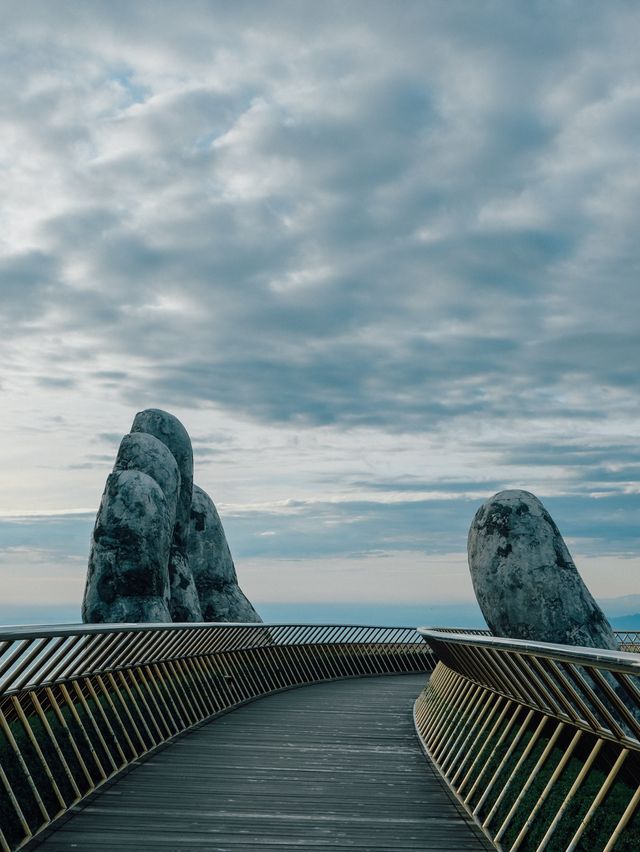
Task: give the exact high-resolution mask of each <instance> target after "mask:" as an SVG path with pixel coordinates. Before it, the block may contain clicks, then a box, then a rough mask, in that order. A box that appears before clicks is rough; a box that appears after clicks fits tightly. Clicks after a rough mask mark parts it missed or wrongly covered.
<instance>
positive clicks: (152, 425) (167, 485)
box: [82, 409, 260, 623]
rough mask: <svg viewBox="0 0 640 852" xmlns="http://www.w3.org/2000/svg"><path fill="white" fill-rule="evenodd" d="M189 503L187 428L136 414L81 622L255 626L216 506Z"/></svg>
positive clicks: (112, 478)
mask: <svg viewBox="0 0 640 852" xmlns="http://www.w3.org/2000/svg"><path fill="white" fill-rule="evenodd" d="M193 498H194V486H193V452H192V449H191V441H190V439H189V435H188V434H187V431H186V429H185V428H184V426H183V425H182V423H180V421H179V420H178V419H177V418H176V417H174V416H173V415H172V414H169V413H167V412H166V411H161V410H160V409H147V410H146V411H141V412H140V413H138V414H137V415H136V417H135V419H134V421H133V426H132V428H131V433H130V434H128V435H125V436H124V438H123V439H122V442H121V444H120V448H119V450H118V455H117V458H116V462H115V465H114V469H113V473H111V474H110V475H109V477H108V478H107V484H106V487H105V490H104V494H103V496H102V502H101V504H100V509H99V510H98V516H97V518H96V524H95V527H94V531H93V536H92V542H91V552H90V555H89V568H88V571H87V583H86V588H85V594H84V600H83V604H82V618H83V621H85V622H88V623H95V622H162V621H174V622H185V621H191V622H194V621H203V620H204V619H206V620H207V621H260V617H259V616H258V614H257V613H256V611H255V610H254V609H253V607H252V606H251V604H250V603H249V601H248V600H247V599H246V598H245V596H244V595H243V594H242V592H241V591H240V589H239V587H238V584H237V578H236V574H235V568H234V566H233V560H232V559H231V554H230V552H229V548H228V545H227V542H226V538H225V535H224V531H223V529H222V524H221V523H220V519H219V517H218V514H217V512H216V509H215V506H214V505H213V503H212V501H211V500H210V498H209V497H208V496H207V494H206V493H205V492H204V491H202V489H200V488H196V489H195V504H194V512H195V515H194V514H192V501H193ZM194 517H195V518H202V519H203V520H202V521H199V520H195V521H194V520H193V519H194ZM200 527H202V529H200ZM191 535H193V536H194V540H193V542H192V543H190V540H189V539H190V536H191ZM190 553H192V554H193V560H194V569H195V570H192V567H191V565H190V562H189V554H190ZM194 573H195V574H196V575H197V578H198V584H199V585H198V587H196V582H195V581H194ZM204 610H206V615H204V616H203V611H204Z"/></svg>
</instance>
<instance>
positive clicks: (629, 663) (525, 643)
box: [417, 627, 640, 676]
mask: <svg viewBox="0 0 640 852" xmlns="http://www.w3.org/2000/svg"><path fill="white" fill-rule="evenodd" d="M417 632H418V633H419V634H420V636H422V638H423V639H425V640H426V641H428V642H433V643H435V644H436V645H437V643H438V641H440V642H447V643H449V644H454V645H467V646H468V645H472V646H474V647H476V648H491V649H493V650H496V651H511V652H514V653H517V654H524V655H525V656H532V657H548V658H550V659H553V660H558V661H559V662H563V663H573V664H575V665H580V666H594V667H596V668H606V669H609V670H610V671H617V672H624V673H625V674H631V675H636V676H637V675H640V656H639V655H638V654H635V653H631V652H628V651H608V650H606V649H604V648H585V647H582V646H577V645H557V644H555V643H553V642H531V641H529V640H527V639H509V638H505V637H499V636H490V635H484V634H478V633H446V632H443V631H442V630H440V629H434V628H429V627H418V628H417Z"/></svg>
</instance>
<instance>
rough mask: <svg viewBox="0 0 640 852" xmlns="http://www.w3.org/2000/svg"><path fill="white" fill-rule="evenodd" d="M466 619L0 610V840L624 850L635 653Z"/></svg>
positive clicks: (71, 844)
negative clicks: (34, 620) (540, 638)
mask: <svg viewBox="0 0 640 852" xmlns="http://www.w3.org/2000/svg"><path fill="white" fill-rule="evenodd" d="M619 639H620V642H621V650H620V651H619V652H611V651H599V650H593V649H591V650H590V649H581V648H569V647H566V646H554V645H549V644H546V643H530V642H519V641H517V640H506V639H499V638H494V637H491V636H488V635H487V634H486V633H485V632H483V631H468V632H464V631H456V630H427V629H419V630H415V629H413V628H402V627H369V626H357V625H271V624H269V625H262V624H260V625H223V624H197V625H194V624H157V625H115V624H108V625H69V626H52V627H17V628H4V629H3V630H2V632H0V848H1V849H2V850H5V852H13V850H17V849H35V848H38V849H44V850H47V849H49V850H71V849H75V850H78V849H79V850H85V849H86V850H89V849H91V850H93V849H95V850H107V849H108V850H113V849H123V850H138V849H139V850H145V849H149V850H151V849H159V850H162V849H166V850H176V852H177V850H183V851H185V850H196V849H198V850H252V849H262V848H265V849H271V848H273V849H274V850H275V849H290V848H293V847H296V848H300V847H302V848H332V849H340V848H342V849H360V850H396V849H407V850H410V849H424V850H428V849H433V850H441V852H446V850H449V849H450V850H467V849H469V850H473V849H477V850H481V849H490V848H496V849H505V850H506V849H509V850H517V849H522V850H534V849H535V850H538V852H542V850H544V849H547V850H549V852H559V850H567V852H571V850H578V849H589V850H591V852H596V850H606V852H610V850H613V849H615V850H618V852H621V851H622V850H628V852H631V850H638V849H640V818H639V816H638V814H637V807H638V804H639V802H640V683H639V682H638V676H639V675H640V657H638V656H637V655H636V654H635V653H633V652H632V651H633V649H634V648H635V646H636V645H637V644H638V637H637V634H635V633H633V632H629V633H626V634H624V635H620V637H619Z"/></svg>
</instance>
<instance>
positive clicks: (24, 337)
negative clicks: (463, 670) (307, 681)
mask: <svg viewBox="0 0 640 852" xmlns="http://www.w3.org/2000/svg"><path fill="white" fill-rule="evenodd" d="M0 21H1V24H2V31H3V33H4V38H3V39H2V42H1V43H0V179H1V186H2V192H1V194H0V394H1V412H2V414H1V421H0V429H1V433H0V589H1V594H0V621H2V622H5V623H10V622H13V623H15V622H34V621H47V622H48V621H59V620H71V621H76V620H78V619H79V603H80V600H81V596H82V590H83V586H84V574H85V570H86V562H87V555H88V549H89V539H90V535H91V528H92V525H93V520H94V518H95V513H96V510H97V507H98V505H99V501H100V496H101V493H102V489H103V487H104V481H105V478H106V476H107V475H108V473H109V472H110V470H111V467H112V465H113V461H114V457H115V453H116V451H117V447H118V443H119V441H120V439H121V437H122V435H124V434H125V433H126V432H127V431H128V430H129V428H130V425H131V422H132V420H133V417H134V415H135V413H136V412H137V411H139V410H141V409H143V408H147V407H158V408H163V409H166V410H168V411H170V412H172V413H174V414H175V415H176V416H178V417H179V418H180V419H181V420H182V422H183V423H184V425H185V427H186V428H187V429H188V431H189V433H190V434H191V436H192V440H193V446H194V454H195V481H196V483H197V484H199V485H200V486H201V487H202V488H204V489H205V490H206V491H207V492H208V493H209V494H210V495H211V497H212V498H213V500H214V501H215V503H216V505H217V506H218V509H219V512H220V514H221V517H222V520H223V523H224V526H225V529H226V532H227V537H228V539H229V543H230V546H231V549H232V552H233V555H234V558H235V561H236V566H237V569H238V574H239V578H240V582H241V585H242V587H243V588H244V590H245V591H246V592H247V594H248V596H249V597H250V598H251V600H252V601H253V603H254V605H255V606H256V607H257V609H258V610H259V611H261V612H262V613H263V615H265V616H266V617H268V618H272V619H278V618H282V619H284V620H289V619H295V618H296V616H297V617H298V620H301V619H302V620H304V618H311V617H312V616H313V617H314V618H318V619H320V620H323V619H324V620H334V618H332V617H331V616H334V617H335V619H336V620H350V619H356V618H357V617H359V616H360V617H362V618H365V617H367V618H371V619H375V621H378V622H383V621H388V622H390V623H392V622H393V621H394V620H396V621H398V620H399V619H400V618H402V617H406V618H408V619H409V620H410V621H409V623H417V622H418V621H421V622H422V623H441V621H442V619H443V618H445V619H447V620H448V619H449V617H450V618H455V619H457V621H458V622H460V623H461V622H462V620H464V619H465V618H467V617H468V618H471V619H472V620H473V618H474V617H475V616H474V613H476V612H477V610H476V609H475V608H474V607H475V605H474V603H473V601H474V597H473V590H472V586H471V581H470V577H469V572H468V568H467V563H466V536H467V531H468V528H469V525H470V523H471V520H472V518H473V515H474V513H475V511H476V509H477V508H478V506H479V505H480V504H481V503H482V502H483V501H484V500H485V499H487V498H488V497H489V496H491V495H492V494H493V493H495V492H497V491H499V490H501V489H504V488H525V489H527V490H529V491H532V492H533V493H535V494H536V495H537V496H538V497H539V498H540V499H542V500H543V502H544V503H545V505H546V506H547V508H548V509H549V511H550V512H551V514H552V516H553V517H554V519H555V520H556V523H557V524H558V526H559V528H560V530H561V532H562V533H563V534H564V536H565V538H566V540H567V543H568V546H569V548H570V550H571V552H572V555H573V557H574V559H575V561H576V563H577V565H578V567H579V569H580V571H581V573H582V575H583V577H584V578H585V580H586V581H587V583H588V585H589V587H590V588H591V590H592V591H593V593H594V594H595V595H596V597H598V598H600V599H606V600H613V599H620V598H624V599H625V600H626V604H625V605H624V606H622V607H621V606H620V601H619V600H618V603H616V604H613V603H612V604H611V607H612V609H615V608H616V607H617V609H618V610H619V611H622V610H624V609H625V606H626V609H627V610H629V611H631V612H638V611H640V598H637V597H636V598H634V597H633V596H638V595H640V548H639V544H640V528H639V524H638V510H639V509H640V496H639V493H640V486H639V480H640V442H639V438H640V417H639V413H640V412H639V408H640V405H639V402H640V388H639V383H638V365H639V363H640V357H639V356H640V351H639V350H640V333H639V332H640V329H639V325H640V310H639V307H640V304H639V303H640V290H639V270H640V241H639V240H638V236H637V235H638V222H639V221H640V144H639V143H640V54H639V52H638V47H637V46H638V43H639V41H640V7H639V6H638V4H637V3H633V2H625V0H612V2H609V3H606V4H603V3H599V2H590V0H580V2H571V0H560V1H559V0H553V2H547V1H546V0H527V2H524V0H505V2H498V0H481V2H474V3H470V2H457V0H448V2H446V3H443V2H439V0H438V2H432V0H415V1H414V0H398V2H395V0H394V2H392V1H391V0H387V1H386V2H380V0H366V2H360V1H359V0H349V2H344V1H343V0H341V2H333V1H332V0H325V2H323V3H317V2H311V0H295V2H293V1H292V2H277V0H262V1H261V2H243V0H234V2H233V3H230V2H198V0H192V2H190V3H188V4H184V3H178V2H174V0H162V2H144V0H139V2H136V3H128V2H126V3H125V2H119V0H108V2H98V1H97V0H85V2H83V3H70V2H65V0H56V3H49V2H38V1H37V0H35V2H31V3H29V4H28V5H25V4H24V3H17V2H15V3H14V2H7V0H0ZM401 612H404V613H405V616H402V615H401ZM408 613H411V614H410V615H409V614H408ZM422 614H424V618H421V616H422ZM338 616H339V617H338Z"/></svg>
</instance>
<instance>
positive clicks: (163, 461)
mask: <svg viewBox="0 0 640 852" xmlns="http://www.w3.org/2000/svg"><path fill="white" fill-rule="evenodd" d="M113 469H114V471H116V470H139V471H141V472H142V473H146V474H147V476H150V477H151V478H152V479H154V480H155V481H156V482H157V483H158V485H159V486H160V488H161V489H162V493H163V494H164V497H165V500H166V502H167V510H168V512H169V514H170V517H171V529H172V537H173V527H174V525H175V519H176V510H177V506H178V494H179V493H180V482H181V479H180V471H179V470H178V463H177V462H176V460H175V458H174V456H173V453H172V452H171V450H170V449H169V448H168V447H167V445H166V444H163V443H162V441H159V440H158V439H157V438H156V437H154V436H153V435H148V434H146V433H144V432H133V433H130V434H129V435H125V436H124V438H123V439H122V441H121V442H120V448H119V449H118V455H117V456H116V462H115V464H114V466H113ZM167 560H168V555H167Z"/></svg>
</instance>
